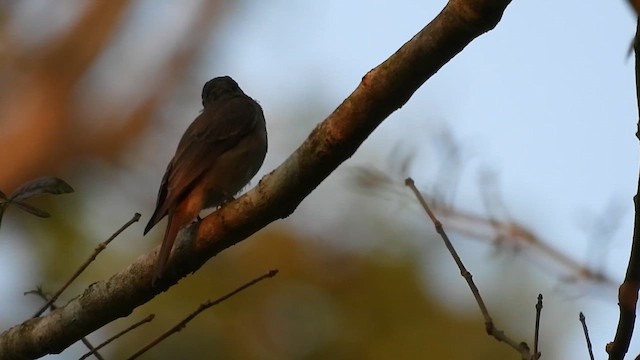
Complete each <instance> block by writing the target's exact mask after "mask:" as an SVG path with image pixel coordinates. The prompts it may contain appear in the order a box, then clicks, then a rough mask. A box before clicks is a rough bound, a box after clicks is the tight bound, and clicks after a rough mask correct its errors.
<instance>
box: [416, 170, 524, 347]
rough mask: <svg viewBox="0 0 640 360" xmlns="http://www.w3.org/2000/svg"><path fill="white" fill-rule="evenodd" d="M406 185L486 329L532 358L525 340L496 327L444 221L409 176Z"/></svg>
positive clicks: (499, 339) (496, 337)
mask: <svg viewBox="0 0 640 360" xmlns="http://www.w3.org/2000/svg"><path fill="white" fill-rule="evenodd" d="M405 185H406V186H408V187H409V188H410V189H411V191H413V193H414V195H415V196H416V198H417V199H418V201H419V202H420V205H422V208H423V209H424V210H425V211H426V213H427V215H428V216H429V218H430V219H431V221H432V222H433V225H434V226H435V228H436V231H437V232H438V234H440V237H442V240H444V243H445V245H446V247H447V249H448V250H449V253H451V256H452V257H453V260H454V261H455V262H456V264H457V265H458V269H460V274H461V275H462V277H464V279H465V280H466V281H467V284H468V285H469V288H470V289H471V292H472V293H473V297H474V298H475V299H476V302H477V303H478V307H480V312H481V313H482V316H483V317H484V326H485V330H486V331H487V334H489V335H491V336H493V337H494V338H495V339H496V340H498V341H501V342H504V343H506V344H507V345H509V346H510V347H512V348H513V349H515V350H516V351H518V352H519V353H520V355H521V356H522V358H523V359H530V358H531V354H530V349H529V346H528V345H527V343H525V342H520V343H519V342H517V341H515V340H513V339H511V338H509V337H508V336H507V335H506V334H505V333H504V331H502V330H499V329H498V328H496V327H495V324H494V323H493V319H491V315H489V311H488V310H487V307H486V305H485V304H484V300H482V297H481V296H480V291H479V290H478V287H477V286H476V284H475V283H474V282H473V279H472V275H471V273H470V272H469V271H467V269H466V268H465V266H464V264H463V263H462V260H461V259H460V256H458V253H457V252H456V250H455V248H454V247H453V244H452V243H451V241H450V240H449V236H447V233H446V232H445V231H444V228H443V227H442V223H441V222H440V221H439V220H438V219H437V218H436V216H435V215H434V214H433V211H431V209H430V208H429V205H427V202H426V201H425V200H424V197H423V196H422V194H421V193H420V191H419V190H418V189H417V188H416V185H415V183H414V181H413V179H411V178H407V179H406V180H405Z"/></svg>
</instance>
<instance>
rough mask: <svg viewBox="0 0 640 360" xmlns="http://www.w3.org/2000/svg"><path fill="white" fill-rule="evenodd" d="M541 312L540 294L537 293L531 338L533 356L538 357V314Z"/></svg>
mask: <svg viewBox="0 0 640 360" xmlns="http://www.w3.org/2000/svg"><path fill="white" fill-rule="evenodd" d="M541 313H542V294H538V302H536V328H535V332H534V338H533V358H534V359H539V358H540V355H541V354H540V353H539V352H538V340H539V335H540V314H541Z"/></svg>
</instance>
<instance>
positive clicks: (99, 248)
mask: <svg viewBox="0 0 640 360" xmlns="http://www.w3.org/2000/svg"><path fill="white" fill-rule="evenodd" d="M138 220H140V214H138V213H135V215H133V218H131V220H129V221H127V223H126V224H124V225H122V227H120V229H118V231H116V232H115V233H113V235H111V237H109V238H108V239H107V240H106V241H103V242H101V243H100V244H98V246H96V248H95V249H94V251H93V254H91V255H90V256H89V257H88V258H87V260H85V262H84V263H83V264H82V265H80V267H79V268H78V270H76V272H75V273H74V274H73V275H71V277H70V278H69V280H67V282H66V283H65V284H64V285H62V287H61V288H60V289H59V290H58V291H56V293H55V294H54V295H53V296H52V297H51V299H49V301H47V303H46V304H44V306H43V307H41V308H40V310H38V311H37V312H36V313H35V314H34V315H33V317H34V318H36V317H38V316H40V315H42V313H43V312H45V310H47V308H48V307H49V306H51V304H53V303H54V302H55V301H56V300H58V298H59V297H60V295H62V293H63V292H64V291H65V290H66V289H67V288H68V287H69V285H71V283H73V281H74V280H75V279H77V278H78V276H80V274H82V272H83V271H84V270H85V269H86V268H87V267H89V265H90V264H91V263H92V262H93V261H94V260H95V259H96V257H97V256H98V254H100V252H102V250H104V249H106V247H107V245H109V243H110V242H111V241H113V239H115V238H116V237H117V236H118V235H120V233H122V232H123V231H124V230H125V229H126V228H128V227H129V226H131V224H133V223H134V222H137V221H138Z"/></svg>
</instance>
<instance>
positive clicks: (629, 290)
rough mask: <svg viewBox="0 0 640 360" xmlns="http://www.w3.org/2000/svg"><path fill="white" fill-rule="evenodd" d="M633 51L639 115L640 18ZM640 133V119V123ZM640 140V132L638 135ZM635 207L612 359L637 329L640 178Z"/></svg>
mask: <svg viewBox="0 0 640 360" xmlns="http://www.w3.org/2000/svg"><path fill="white" fill-rule="evenodd" d="M633 49H634V52H635V57H636V59H635V60H636V66H635V71H636V74H635V75H636V98H637V103H638V113H640V18H638V21H637V27H636V36H635V39H634V41H633ZM638 129H639V130H640V120H638ZM636 137H637V138H638V140H640V131H638V132H636ZM633 202H634V204H635V221H634V224H633V241H632V244H631V255H630V257H629V264H628V265H627V273H626V275H625V277H624V281H623V282H622V285H620V288H619V290H618V307H619V308H620V317H619V319H618V327H617V329H616V336H615V338H614V340H613V342H611V343H609V344H607V349H606V350H607V353H609V359H612V360H614V359H616V360H618V359H624V356H625V354H626V353H627V350H629V343H630V342H631V336H632V335H633V327H634V324H635V321H636V306H637V304H638V289H639V288H640V179H638V191H637V193H636V196H634V198H633Z"/></svg>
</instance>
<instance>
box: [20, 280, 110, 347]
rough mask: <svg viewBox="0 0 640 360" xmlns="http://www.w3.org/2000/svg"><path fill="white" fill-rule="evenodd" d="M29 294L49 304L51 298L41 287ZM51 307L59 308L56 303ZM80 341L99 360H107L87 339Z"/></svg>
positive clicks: (28, 292)
mask: <svg viewBox="0 0 640 360" xmlns="http://www.w3.org/2000/svg"><path fill="white" fill-rule="evenodd" d="M29 294H33V295H37V296H39V297H40V298H42V299H43V300H44V301H46V302H49V297H48V296H47V294H45V293H44V290H42V288H41V287H38V288H37V289H35V290H31V291H26V292H25V293H24V295H29ZM49 306H50V307H51V309H52V310H55V309H56V308H57V306H56V304H54V303H51V304H49ZM80 341H82V343H83V344H84V346H86V347H87V349H89V351H91V353H93V355H94V356H95V357H96V358H97V359H98V360H105V359H104V357H102V355H100V353H99V352H98V348H96V347H94V346H93V344H91V343H90V342H89V340H87V338H86V337H83V338H82V339H80Z"/></svg>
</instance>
